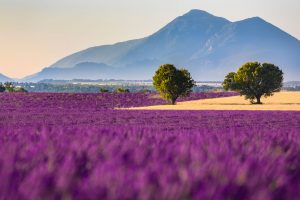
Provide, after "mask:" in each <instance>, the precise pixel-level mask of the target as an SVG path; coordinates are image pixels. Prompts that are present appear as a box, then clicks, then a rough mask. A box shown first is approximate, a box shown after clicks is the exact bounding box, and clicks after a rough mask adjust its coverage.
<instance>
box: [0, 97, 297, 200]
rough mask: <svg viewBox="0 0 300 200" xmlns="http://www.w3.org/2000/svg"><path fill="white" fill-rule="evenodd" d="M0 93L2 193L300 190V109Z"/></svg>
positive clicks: (172, 194)
mask: <svg viewBox="0 0 300 200" xmlns="http://www.w3.org/2000/svg"><path fill="white" fill-rule="evenodd" d="M232 95H235V94H234V93H194V94H192V96H191V97H189V98H187V99H181V100H180V101H184V100H195V99H204V98H215V97H223V96H232ZM0 99H1V102H0V199H26V200H27V199H28V200H32V199H145V200H147V199H171V200H173V199H174V200H176V199H215V200H223V199H230V200H231V199H249V200H252V199H253V200H260V199H263V200H265V199H266V200H268V199H274V200H275V199H276V200H280V199H291V200H293V199H300V112H289V111H281V112H279V111H143V110H140V111H136V110H115V109H114V108H123V107H125V108H126V107H133V106H148V105H158V104H165V103H166V102H165V101H163V100H161V99H159V98H157V97H154V96H153V95H152V94H142V93H128V94H127V93H124V94H117V93H107V94H106V93H105V94H50V93H48V94H47V93H44V94H43V93H41V94H35V93H28V94H16V93H12V94H8V93H3V94H0Z"/></svg>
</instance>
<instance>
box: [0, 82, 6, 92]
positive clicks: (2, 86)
mask: <svg viewBox="0 0 300 200" xmlns="http://www.w3.org/2000/svg"><path fill="white" fill-rule="evenodd" d="M0 92H5V87H4V85H3V84H2V83H0Z"/></svg>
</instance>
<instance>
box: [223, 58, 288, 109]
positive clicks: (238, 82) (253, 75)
mask: <svg viewBox="0 0 300 200" xmlns="http://www.w3.org/2000/svg"><path fill="white" fill-rule="evenodd" d="M282 86H283V72H282V70H280V69H279V67H277V66H275V65H274V64H270V63H263V64H261V63H258V62H248V63H245V64H244V65H242V66H241V67H240V68H239V69H238V71H237V72H230V73H229V74H228V75H227V76H226V77H225V80H224V82H223V88H224V89H225V90H226V91H228V90H232V91H237V92H239V93H240V95H244V96H245V98H246V99H249V100H250V101H251V103H256V104H261V97H262V96H265V97H268V96H272V95H273V94H274V92H279V91H280V90H281V88H282ZM255 99H256V102H255V101H254V100H255Z"/></svg>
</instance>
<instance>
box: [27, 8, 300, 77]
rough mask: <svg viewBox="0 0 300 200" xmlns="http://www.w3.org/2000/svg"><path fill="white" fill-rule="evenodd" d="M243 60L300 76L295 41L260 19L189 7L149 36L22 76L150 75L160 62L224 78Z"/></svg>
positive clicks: (299, 47) (299, 52) (299, 43)
mask: <svg viewBox="0 0 300 200" xmlns="http://www.w3.org/2000/svg"><path fill="white" fill-rule="evenodd" d="M247 61H260V62H271V63H274V64H276V65H278V66H279V67H280V68H282V69H283V71H284V73H285V80H286V81H288V80H299V77H300V66H299V63H300V41H299V40H298V39H296V38H294V37H293V36H291V35H289V34H288V33H286V32H284V31H282V30H281V29H279V28H277V27H276V26H274V25H272V24H270V23H268V22H266V21H264V20H263V19H261V18H259V17H253V18H250V19H245V20H242V21H237V22H231V21H229V20H227V19H225V18H221V17H216V16H214V15H211V14H209V13H207V12H205V11H201V10H191V11H190V12H188V13H187V14H185V15H183V16H180V17H177V18H176V19H175V20H173V21H172V22H170V23H169V24H167V25H166V26H165V27H163V28H162V29H161V30H159V31H158V32H156V33H154V34H152V35H150V36H148V37H145V38H142V39H137V40H131V41H127V42H121V43H117V44H114V45H104V46H98V47H93V48H89V49H86V50H83V51H80V52H77V53H75V54H72V55H70V56H67V57H65V58H63V59H61V60H59V61H57V62H56V63H54V64H53V65H51V66H50V67H48V68H45V69H44V70H42V71H41V72H39V73H37V74H35V75H33V76H30V77H27V78H25V80H33V81H38V80H41V79H46V78H47V79H49V78H51V79H61V78H64V79H73V78H89V79H100V78H102V79H103V78H104V79H105V78H106V79H110V78H115V79H151V77H152V75H153V74H154V72H155V70H156V69H157V67H158V66H159V65H160V64H164V63H172V64H175V65H176V66H177V67H185V68H187V69H188V70H189V71H190V72H191V74H192V76H193V78H194V79H195V80H223V78H224V76H225V75H226V74H227V73H228V72H230V71H236V70H237V68H238V67H239V66H240V65H241V64H243V63H245V62H247Z"/></svg>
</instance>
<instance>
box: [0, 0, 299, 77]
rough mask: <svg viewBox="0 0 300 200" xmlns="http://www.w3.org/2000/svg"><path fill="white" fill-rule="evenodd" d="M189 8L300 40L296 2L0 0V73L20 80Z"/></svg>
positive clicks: (145, 31) (144, 32)
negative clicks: (254, 20) (252, 20)
mask: <svg viewBox="0 0 300 200" xmlns="http://www.w3.org/2000/svg"><path fill="white" fill-rule="evenodd" d="M191 9H200V10H205V11H207V12H209V13H211V14H214V15H216V16H221V17H224V18H227V19H229V20H231V21H238V20H242V19H245V18H249V17H254V16H259V17H261V18H263V19H265V20H266V21H268V22H270V23H272V24H274V25H276V26H278V27H279V28H281V29H283V30H284V31H286V32H288V33H289V34H291V35H293V36H294V37H296V38H298V39H300V26H299V19H300V1H299V0H151V1H149V0H0V73H2V74H4V75H7V76H9V77H13V78H22V77H24V76H27V75H31V74H33V73H36V72H38V71H40V70H41V69H43V68H44V67H47V66H49V65H51V64H53V63H54V62H56V61H57V60H59V59H61V58H63V57H65V56H67V55H69V54H72V53H74V52H77V51H80V50H83V49H86V48H88V47H92V46H98V45H103V44H113V43H116V42H120V41H126V40H129V39H138V38H142V37H145V36H148V35H150V34H152V33H154V32H156V31H158V30H159V29H160V28H162V27H163V26H165V25H166V24H167V23H169V22H170V21H172V20H173V19H175V18H176V17H178V16H180V15H183V14H185V13H186V12H188V11H189V10H191Z"/></svg>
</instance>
